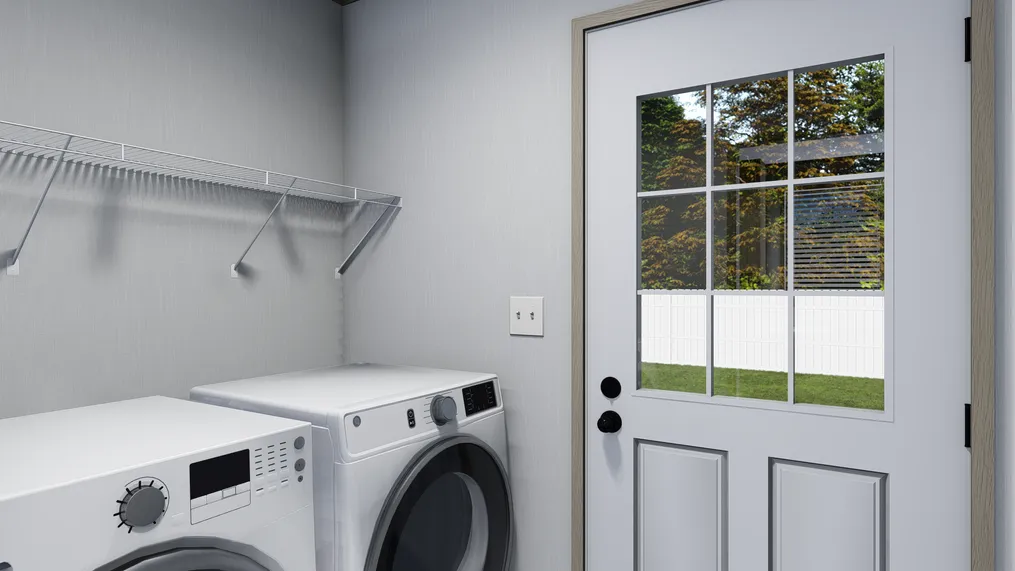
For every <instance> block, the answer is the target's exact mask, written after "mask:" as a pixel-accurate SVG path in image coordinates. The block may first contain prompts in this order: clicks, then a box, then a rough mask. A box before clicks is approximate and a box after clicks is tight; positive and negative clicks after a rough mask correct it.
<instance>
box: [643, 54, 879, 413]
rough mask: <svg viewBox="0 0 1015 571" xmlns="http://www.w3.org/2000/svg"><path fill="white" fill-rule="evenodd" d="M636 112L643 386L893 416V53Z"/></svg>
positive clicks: (649, 104)
mask: <svg viewBox="0 0 1015 571" xmlns="http://www.w3.org/2000/svg"><path fill="white" fill-rule="evenodd" d="M638 106H639V119H640V125H639V146H640V149H639V169H638V170H639V177H638V201H639V212H640V216H641V223H640V236H641V237H640V252H639V259H640V273H641V275H640V279H639V284H640V285H639V288H640V290H639V292H638V293H639V295H638V299H639V308H640V309H639V311H640V315H639V319H640V332H639V333H640V339H639V352H640V361H641V367H640V385H639V386H640V388H642V389H655V390H666V391H678V392H682V393H697V394H703V395H711V396H718V397H737V398H749V399H763V400H768V401H782V402H790V403H806V404H818V405H827V406H838V407H850V408H857V409H869V410H884V406H885V399H884V395H885V363H884V361H885V303H884V302H885V299H884V291H885V251H886V249H885V193H886V187H885V61H884V57H883V56H877V57H871V58H866V59H862V60H856V61H851V62H844V63H836V64H830V65H826V66H821V67H817V68H810V69H805V70H793V71H788V72H782V73H776V74H772V75H770V76H764V77H755V78H750V79H745V80H737V81H731V82H727V83H722V84H711V85H706V86H703V87H696V88H693V89H684V90H680V91H675V92H672V93H665V94H658V95H651V96H645V97H641V98H639V100H638Z"/></svg>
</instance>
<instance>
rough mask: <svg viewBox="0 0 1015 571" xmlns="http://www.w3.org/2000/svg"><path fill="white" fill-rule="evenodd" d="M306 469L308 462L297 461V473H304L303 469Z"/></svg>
mask: <svg viewBox="0 0 1015 571" xmlns="http://www.w3.org/2000/svg"><path fill="white" fill-rule="evenodd" d="M306 467H307V461H306V460H304V459H303V458H300V459H299V460H297V461H296V471H297V472H302V471H303V469H304V468H306Z"/></svg>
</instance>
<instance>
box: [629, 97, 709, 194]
mask: <svg viewBox="0 0 1015 571" xmlns="http://www.w3.org/2000/svg"><path fill="white" fill-rule="evenodd" d="M701 105H704V92H702V94H701ZM700 186H705V123H704V122H703V121H699V120H695V119H687V118H685V111H684V107H683V106H682V105H680V104H679V103H677V100H676V98H675V97H671V96H663V97H653V98H650V99H645V100H642V102H641V190H643V191H646V190H668V189H673V188H695V187H700Z"/></svg>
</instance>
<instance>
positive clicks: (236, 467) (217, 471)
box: [190, 449, 250, 500]
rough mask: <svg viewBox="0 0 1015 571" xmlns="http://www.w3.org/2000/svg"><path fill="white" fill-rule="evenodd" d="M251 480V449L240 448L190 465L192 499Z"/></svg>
mask: <svg viewBox="0 0 1015 571" xmlns="http://www.w3.org/2000/svg"><path fill="white" fill-rule="evenodd" d="M249 481H250V450H249V449H245V450H239V451H237V452H233V453H231V454H226V455H224V456H217V457H215V458H209V459H207V460H202V461H200V462H195V463H193V464H191V465H190V499H192V500H193V499H195V498H200V497H202V496H207V495H208V494H211V493H214V492H217V491H219V490H224V489H226V488H231V487H233V486H238V485H240V484H245V483H247V482H249Z"/></svg>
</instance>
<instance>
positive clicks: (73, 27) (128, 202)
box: [0, 0, 343, 417]
mask: <svg viewBox="0 0 1015 571" xmlns="http://www.w3.org/2000/svg"><path fill="white" fill-rule="evenodd" d="M340 13H341V9H340V8H339V7H338V5H336V4H334V3H332V2H330V1H326V0H256V1H255V0H207V1H202V2H198V1H190V0H181V1H172V2H166V1H163V0H89V1H88V2H81V1H79V0H45V1H36V0H4V1H3V2H0V102H2V103H3V105H2V108H0V119H3V120H7V121H14V122H20V123H26V124H30V125H35V126H40V127H48V128H52V129H57V130H62V131H70V132H75V133H80V134H82V135H88V136H93V137H99V138H106V139H112V140H116V141H123V142H126V143H131V144H136V145H141V146H149V147H153V148H157V149H163V150H167V151H175V152H180V153H186V154H191V155H196V156H200V157H205V158H211V159H217V160H222V161H228V162H233V163H238V164H245V165H250V166H254V167H262V168H267V169H271V170H276V171H281V172H291V173H294V174H300V175H305V176H310V177H314V178H322V179H326V180H337V181H341V180H342V175H343V169H342V141H341V132H342V128H343V124H342V106H341V84H340V75H341V53H340V49H341V36H340V34H341V20H340ZM48 168H49V167H48V166H47V165H40V164H37V163H33V162H32V161H27V160H23V159H22V160H14V159H12V158H11V157H9V156H7V157H3V156H0V250H6V249H8V248H13V247H14V246H15V245H16V242H17V240H18V238H19V237H20V233H21V232H22V231H23V229H24V226H25V224H26V223H27V221H28V219H29V216H30V214H31V210H32V208H33V207H34V204H35V201H36V199H37V196H38V195H39V193H40V192H41V190H42V188H43V186H44V180H43V177H44V175H45V174H46V173H47V172H48V170H47V169H48ZM270 207H271V198H270V197H268V196H266V195H262V194H260V193H256V192H251V191H242V190H237V189H229V188H223V187H196V186H194V185H188V184H185V183H182V182H170V183H166V182H165V181H151V180H141V181H139V180H136V179H134V178H129V177H123V176H119V177H118V176H114V175H111V174H110V173H108V172H96V171H92V170H88V169H83V168H77V169H67V170H65V171H63V173H62V174H61V176H59V177H58V178H57V181H56V184H55V185H54V188H53V190H52V192H51V194H50V198H49V200H47V202H46V204H45V206H44V207H43V209H42V212H41V214H40V216H39V219H38V222H37V223H36V225H35V229H34V230H33V232H32V234H31V236H30V237H29V239H28V243H27V244H26V246H25V250H24V253H23V257H22V259H21V276H19V277H15V278H11V277H8V276H6V275H4V273H3V272H2V271H0V417H5V416H13V415H19V414H26V413H32V412H38V411H45V410H51V409H56V408H62V407H70V406H77V405H85V404H90V403H97V402H103V401H110V400H116V399H123V398H129V397H135V396H141V395H149V394H167V395H174V396H185V395H186V394H187V390H188V389H189V388H190V387H191V386H193V385H195V384H200V383H208V382H214V381H222V380H227V379H233V378H239V377H246V376H252V375H260V374H268V373H272V372H278V371H285V370H293V369H301V368H308V367H317V366H324V365H329V364H337V363H340V362H341V361H342V343H343V339H342V333H343V329H342V317H343V316H342V292H341V282H339V281H336V280H335V279H334V268H335V266H336V265H338V263H339V262H340V259H341V246H342V243H341V240H342V238H341V232H340V223H339V222H337V218H336V216H335V212H334V211H333V210H329V209H328V208H324V207H321V206H320V205H318V204H315V203H310V202H306V201H299V200H294V201H291V202H290V204H289V205H288V207H287V208H286V210H285V212H284V213H283V215H282V218H281V219H280V222H281V223H280V224H275V223H273V225H272V226H270V227H269V229H268V230H267V231H266V232H265V234H264V235H263V236H262V237H261V240H260V241H259V242H258V243H257V244H256V245H255V246H254V249H253V250H252V251H251V253H250V256H249V258H248V260H249V261H250V263H251V264H252V265H253V266H254V267H255V268H256V269H257V270H258V274H257V277H256V278H255V279H252V280H247V281H239V280H232V279H230V277H229V265H230V263H231V262H232V261H234V260H235V258H236V257H237V256H239V254H240V252H242V250H243V248H244V247H245V246H246V243H247V241H249V239H250V238H251V237H253V235H254V233H255V232H256V230H257V228H258V226H259V225H260V223H261V222H262V221H263V219H264V218H263V217H264V216H265V215H266V214H267V212H268V210H269V209H270Z"/></svg>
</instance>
